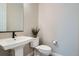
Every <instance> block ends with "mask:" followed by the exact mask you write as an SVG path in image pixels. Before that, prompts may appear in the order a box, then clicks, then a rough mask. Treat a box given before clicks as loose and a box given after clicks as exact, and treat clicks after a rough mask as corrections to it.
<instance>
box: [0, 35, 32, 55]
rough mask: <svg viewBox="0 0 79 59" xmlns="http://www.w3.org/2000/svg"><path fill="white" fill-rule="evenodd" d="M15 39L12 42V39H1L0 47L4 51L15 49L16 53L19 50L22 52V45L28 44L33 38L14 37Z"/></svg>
mask: <svg viewBox="0 0 79 59" xmlns="http://www.w3.org/2000/svg"><path fill="white" fill-rule="evenodd" d="M15 39H16V40H14V39H13V38H7V39H1V40H0V46H1V47H2V48H3V49H4V50H8V49H15V50H16V51H19V50H20V48H21V50H23V47H24V45H25V44H28V43H29V42H31V41H32V39H33V38H32V37H26V36H20V37H16V38H15ZM21 50H20V51H21ZM20 51H19V52H20ZM22 52H23V51H22ZM22 52H21V53H22ZM15 53H16V52H15ZM16 55H17V54H16ZM21 55H22V54H21Z"/></svg>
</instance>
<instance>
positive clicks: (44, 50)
mask: <svg viewBox="0 0 79 59" xmlns="http://www.w3.org/2000/svg"><path fill="white" fill-rule="evenodd" d="M31 47H32V48H35V49H36V50H38V51H39V53H41V54H43V55H46V56H48V55H50V54H51V48H50V47H49V46H48V45H39V37H37V38H34V39H33V41H32V42H31Z"/></svg>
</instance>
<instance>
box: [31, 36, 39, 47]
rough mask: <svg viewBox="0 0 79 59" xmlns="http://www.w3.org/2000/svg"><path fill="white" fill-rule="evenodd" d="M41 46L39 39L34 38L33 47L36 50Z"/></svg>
mask: <svg viewBox="0 0 79 59" xmlns="http://www.w3.org/2000/svg"><path fill="white" fill-rule="evenodd" d="M37 46H39V37H37V38H34V39H33V40H32V41H31V47H33V48H35V47H37Z"/></svg>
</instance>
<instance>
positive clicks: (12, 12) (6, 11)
mask: <svg viewBox="0 0 79 59" xmlns="http://www.w3.org/2000/svg"><path fill="white" fill-rule="evenodd" d="M23 17H24V8H23V4H22V3H0V32H9V31H23Z"/></svg>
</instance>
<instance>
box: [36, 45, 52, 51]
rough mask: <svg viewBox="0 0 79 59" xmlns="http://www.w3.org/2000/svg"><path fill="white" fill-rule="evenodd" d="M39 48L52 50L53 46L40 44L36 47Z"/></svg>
mask: <svg viewBox="0 0 79 59" xmlns="http://www.w3.org/2000/svg"><path fill="white" fill-rule="evenodd" d="M36 48H37V49H42V50H51V48H50V47H49V46H47V45H39V46H38V47H36Z"/></svg>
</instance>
